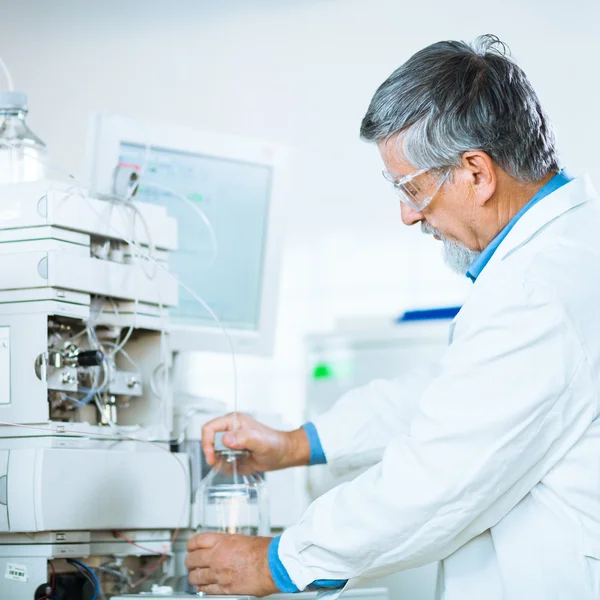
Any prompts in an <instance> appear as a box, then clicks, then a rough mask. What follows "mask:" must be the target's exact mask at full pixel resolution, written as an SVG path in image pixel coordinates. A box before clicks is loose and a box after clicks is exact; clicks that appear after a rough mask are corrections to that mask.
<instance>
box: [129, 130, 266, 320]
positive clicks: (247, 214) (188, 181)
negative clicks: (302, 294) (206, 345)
mask: <svg viewBox="0 0 600 600" xmlns="http://www.w3.org/2000/svg"><path fill="white" fill-rule="evenodd" d="M119 163H120V164H126V165H138V166H141V165H143V166H144V169H145V172H144V176H143V177H142V179H141V182H140V186H139V189H138V192H137V196H136V197H137V199H139V200H140V201H143V202H151V203H154V204H161V205H163V206H165V207H166V208H167V210H168V212H169V214H170V216H172V217H175V218H176V219H177V221H178V224H179V225H178V229H179V232H178V233H179V249H178V251H177V252H175V253H173V254H172V255H171V257H170V266H169V269H170V271H171V272H173V273H174V274H175V275H176V276H177V277H178V278H179V279H181V281H183V282H184V283H185V284H187V285H188V286H189V287H190V288H191V289H192V290H194V292H195V293H196V294H198V295H199V296H200V297H201V298H202V299H203V300H204V301H205V302H206V303H207V304H208V305H209V306H210V307H211V308H212V309H213V310H214V312H215V313H216V314H217V316H218V317H219V319H220V320H221V322H222V324H223V325H224V326H225V327H227V328H228V329H239V330H246V331H253V330H257V329H258V326H259V316H260V303H261V287H262V276H263V263H264V253H265V243H266V238H267V223H268V216H269V200H270V196H271V184H272V168H271V167H269V166H266V165H260V164H253V163H248V162H241V161H236V160H231V159H225V158H219V157H215V156H209V155H202V154H194V153H189V152H182V151H177V150H171V149H166V148H158V147H152V148H151V150H150V152H147V150H146V148H145V147H144V146H143V145H137V144H132V143H127V142H121V144H120V152H119ZM152 184H156V185H159V186H163V187H166V188H170V189H172V190H173V191H175V192H177V193H178V194H180V195H182V196H185V197H186V198H187V199H189V200H190V201H191V202H193V203H195V204H196V205H197V206H198V207H199V208H201V209H202V212H204V214H205V215H206V217H207V219H208V220H209V221H210V223H211V225H212V228H213V230H214V236H215V238H216V243H217V249H216V253H215V252H214V249H213V242H212V240H211V236H210V234H209V230H208V228H207V226H206V224H205V223H204V222H203V221H202V219H201V217H200V216H199V215H198V214H197V213H196V212H195V211H194V210H193V208H191V207H190V206H189V205H188V204H187V203H186V202H185V201H184V200H182V199H181V198H178V197H177V196H175V195H173V194H171V193H170V192H167V191H165V190H163V189H159V188H157V187H153V185H152ZM169 316H170V320H171V322H172V323H174V324H177V325H186V326H189V325H192V326H194V325H196V326H201V327H216V323H215V322H214V320H213V319H212V318H211V317H210V315H209V314H207V312H206V310H205V309H204V308H203V307H202V306H201V305H200V304H199V303H198V302H197V301H196V300H195V299H194V298H193V297H192V296H191V294H189V293H188V292H187V291H186V290H184V289H183V288H181V287H180V288H179V306H178V307H177V308H175V309H173V310H171V311H170V313H169Z"/></svg>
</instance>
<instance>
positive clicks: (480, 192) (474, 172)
mask: <svg viewBox="0 0 600 600" xmlns="http://www.w3.org/2000/svg"><path fill="white" fill-rule="evenodd" d="M462 168H463V172H464V173H465V175H466V177H467V179H468V180H469V185H470V187H471V190H472V193H473V199H474V201H475V203H476V204H477V205H478V206H480V207H483V206H484V205H485V203H486V202H487V201H488V200H489V199H490V198H491V197H492V196H493V195H494V192H495V191H496V184H497V181H496V168H495V165H494V161H493V160H492V159H491V158H490V156H489V154H486V153H485V152H483V151H481V150H470V151H468V152H464V153H463V155H462Z"/></svg>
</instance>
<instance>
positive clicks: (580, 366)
mask: <svg viewBox="0 0 600 600" xmlns="http://www.w3.org/2000/svg"><path fill="white" fill-rule="evenodd" d="M503 283H504V282H502V281H500V282H499V284H498V286H497V288H496V289H495V290H493V291H494V293H497V294H498V297H497V298H494V300H493V301H491V302H490V305H489V306H486V307H485V308H482V307H481V306H479V307H478V312H477V315H476V316H475V317H472V318H466V319H465V321H464V323H463V324H462V328H461V329H459V326H461V323H460V322H459V324H458V325H457V330H456V332H455V339H454V342H453V344H452V345H451V346H450V348H449V349H448V351H447V353H446V355H445V357H444V359H443V360H442V372H441V374H440V376H439V377H437V378H436V379H435V380H434V381H433V382H432V383H431V385H430V386H429V387H428V388H427V390H426V391H425V393H424V395H423V397H422V398H421V400H420V401H419V404H418V409H417V411H416V412H415V414H414V417H413V419H412V422H411V426H410V430H409V432H408V434H401V435H398V436H396V437H395V438H394V439H393V440H392V441H391V442H390V443H389V444H388V446H387V448H386V449H385V452H384V455H383V459H382V460H381V462H379V463H378V464H377V465H375V466H374V467H372V468H370V469H369V470H368V471H366V472H364V473H363V474H361V475H360V476H359V477H357V478H356V479H354V480H353V481H351V482H348V483H345V484H342V485H340V486H338V487H336V488H334V489H333V490H331V491H330V492H328V493H327V494H325V495H323V496H321V497H320V498H319V499H317V500H316V501H315V502H314V503H313V504H312V505H311V506H310V507H309V508H308V510H307V512H306V513H305V514H304V516H303V518H302V519H301V521H300V523H298V524H297V525H295V526H294V527H291V528H290V529H288V530H287V531H285V532H284V534H283V535H282V537H281V542H280V546H279V557H280V559H281V561H282V563H283V565H284V566H285V568H286V570H287V572H288V573H289V575H290V577H291V579H292V580H293V581H294V583H295V585H296V586H297V587H298V588H299V589H304V588H305V586H306V585H307V584H308V583H310V582H311V581H314V580H316V579H350V580H352V579H353V578H356V577H358V576H361V577H374V576H380V575H384V574H387V573H390V572H392V571H397V570H403V569H408V568H413V567H416V566H420V565H423V564H427V563H430V562H433V561H436V560H440V559H443V558H445V557H447V556H449V555H450V554H451V553H452V552H454V551H455V550H456V549H458V548H459V547H460V546H462V545H463V544H465V543H466V542H467V541H469V540H470V539H472V538H473V537H475V536H477V535H479V534H480V533H481V532H483V531H485V530H487V529H489V528H490V527H491V526H493V525H495V524H496V523H497V522H498V521H499V520H500V519H501V518H502V517H503V516H505V515H506V514H507V513H508V511H510V510H511V509H512V508H513V507H514V506H515V505H516V504H517V503H518V502H519V501H520V500H521V499H522V498H523V497H524V496H525V495H526V494H527V493H528V492H529V491H530V490H531V489H532V488H533V487H534V486H535V485H536V484H537V483H538V482H539V481H540V480H541V478H542V477H543V476H544V475H545V474H546V473H547V472H548V471H549V470H550V469H551V468H552V466H553V465H554V464H556V462H557V461H558V460H559V459H560V458H561V457H562V456H564V454H565V453H566V452H567V451H568V449H569V448H570V447H572V445H573V444H575V442H576V441H577V440H578V439H579V438H580V437H581V435H583V432H584V431H585V429H586V428H587V427H588V426H589V424H590V423H591V421H592V420H593V419H594V418H595V416H596V415H595V413H596V400H595V395H596V394H597V391H596V390H595V389H594V388H595V384H594V381H595V379H594V378H593V376H592V371H591V369H590V366H589V364H588V362H587V361H586V359H585V353H584V351H583V348H582V346H581V343H580V341H579V337H578V336H577V335H576V332H575V331H574V330H573V328H572V326H571V323H570V321H569V320H568V318H567V317H566V315H565V314H564V312H563V309H562V307H561V306H560V305H558V303H557V302H555V301H554V300H553V299H552V297H551V294H550V293H548V292H546V291H544V289H543V288H542V287H541V286H536V285H534V284H533V283H531V282H529V283H528V282H525V281H523V282H520V283H519V284H518V285H515V284H514V282H513V284H512V285H510V283H511V282H510V281H509V282H507V283H506V284H505V285H504V284H503ZM480 304H481V303H480ZM463 310H467V311H468V310H469V307H468V306H466V307H465V308H464V309H463ZM367 389H368V388H367ZM361 398H362V402H361ZM361 398H355V399H353V400H346V406H347V408H348V409H350V410H354V409H355V408H356V409H357V410H359V412H360V414H361V415H364V418H365V421H367V422H371V418H367V416H368V414H369V413H371V412H372V413H375V412H376V411H378V410H379V409H380V406H385V403H383V402H381V401H380V402H377V403H376V402H374V401H373V400H372V395H371V393H369V392H367V391H363V392H362V396H361ZM393 414H394V413H393V411H392V410H389V409H388V411H387V412H386V416H384V417H383V418H384V419H386V418H391V416H392V415H393ZM341 415H342V413H341V412H340V429H344V426H345V423H346V421H345V420H344V419H342V417H341ZM357 420H358V419H356V418H355V417H352V419H351V428H352V431H351V434H352V435H355V434H357V433H358V431H357V429H358V427H357ZM378 422H381V419H378ZM369 426H370V425H369ZM388 432H389V427H386V428H385V435H386V436H387V435H388ZM351 583H352V582H351Z"/></svg>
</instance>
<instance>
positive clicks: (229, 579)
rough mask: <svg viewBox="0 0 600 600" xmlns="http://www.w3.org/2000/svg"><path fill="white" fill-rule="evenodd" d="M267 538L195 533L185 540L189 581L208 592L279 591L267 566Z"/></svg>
mask: <svg viewBox="0 0 600 600" xmlns="http://www.w3.org/2000/svg"><path fill="white" fill-rule="evenodd" d="M270 543H271V538H266V537H255V536H247V535H228V534H225V533H199V534H198V535H195V536H193V537H192V538H190V540H189V541H188V545H187V549H188V552H189V554H188V555H187V558H186V559H185V565H186V567H187V568H188V569H189V570H190V575H189V579H190V583H192V584H193V585H195V586H196V587H197V588H198V591H199V592H204V593H206V594H209V595H219V594H224V595H231V594H246V595H250V596H258V597H263V596H268V595H269V594H275V593H277V592H279V590H278V589H277V587H276V586H275V583H274V582H273V578H272V577H271V571H270V569H269V562H268V549H269V544H270Z"/></svg>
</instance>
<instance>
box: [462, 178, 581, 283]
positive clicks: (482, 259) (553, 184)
mask: <svg viewBox="0 0 600 600" xmlns="http://www.w3.org/2000/svg"><path fill="white" fill-rule="evenodd" d="M572 180H573V177H571V176H570V175H569V174H568V173H567V172H566V171H565V170H564V169H563V170H562V171H561V172H560V173H557V174H556V175H555V176H554V177H553V178H552V179H551V180H550V181H548V183H546V184H545V185H543V186H542V187H541V188H540V189H539V190H538V191H537V193H536V194H535V196H534V197H533V198H532V199H531V200H530V201H529V202H528V203H527V204H526V205H525V206H524V207H523V208H522V209H521V210H520V211H519V212H518V213H517V214H516V215H515V216H514V217H513V218H512V219H511V220H510V221H509V223H508V225H507V226H506V227H505V228H504V229H503V230H502V231H501V232H500V233H499V234H498V235H497V236H496V237H495V238H494V239H493V240H492V241H491V242H490V243H489V244H488V245H487V246H486V248H485V249H484V250H483V252H482V253H481V254H480V255H479V256H478V257H477V258H476V259H475V260H474V261H473V263H472V264H471V266H470V267H469V270H468V271H467V277H468V278H469V279H470V280H471V281H473V282H475V280H476V279H477V278H478V277H479V275H481V272H482V271H483V269H484V268H485V266H486V265H487V264H488V262H490V259H491V258H492V256H493V255H494V252H496V250H497V249H498V246H499V245H500V244H501V243H502V241H503V240H504V238H505V237H506V236H507V235H508V234H509V233H510V230H511V229H512V228H513V227H514V226H515V225H516V223H517V221H518V220H519V219H520V218H521V217H522V216H523V215H524V214H525V213H526V212H527V211H528V210H529V209H530V208H532V207H533V206H535V205H536V204H537V203H538V202H539V201H540V200H542V198H545V197H546V196H548V195H550V194H551V193H552V192H555V191H556V190H557V189H559V188H561V187H562V186H563V185H565V184H566V183H569V181H572Z"/></svg>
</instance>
